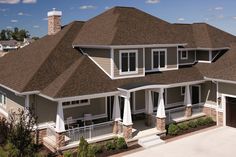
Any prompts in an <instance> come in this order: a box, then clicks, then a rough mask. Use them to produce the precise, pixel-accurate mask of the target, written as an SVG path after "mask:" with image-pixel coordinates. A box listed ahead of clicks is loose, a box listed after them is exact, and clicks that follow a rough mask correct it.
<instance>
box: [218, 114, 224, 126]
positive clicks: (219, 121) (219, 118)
mask: <svg viewBox="0 0 236 157" xmlns="http://www.w3.org/2000/svg"><path fill="white" fill-rule="evenodd" d="M223 117H224V116H223V112H218V126H223V121H224V118H223Z"/></svg>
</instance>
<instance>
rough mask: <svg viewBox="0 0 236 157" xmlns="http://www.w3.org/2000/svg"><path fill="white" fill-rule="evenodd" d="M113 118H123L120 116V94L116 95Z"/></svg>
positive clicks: (117, 119) (118, 119)
mask: <svg viewBox="0 0 236 157" xmlns="http://www.w3.org/2000/svg"><path fill="white" fill-rule="evenodd" d="M112 119H113V120H114V121H120V120H121V118H120V103H119V98H118V95H115V97H114V104H113V113H112Z"/></svg>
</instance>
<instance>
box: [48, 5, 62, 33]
mask: <svg viewBox="0 0 236 157" xmlns="http://www.w3.org/2000/svg"><path fill="white" fill-rule="evenodd" d="M61 16H62V12H61V11H56V9H55V8H53V10H52V11H49V12H48V35H55V34H56V33H57V32H59V31H60V30H61Z"/></svg>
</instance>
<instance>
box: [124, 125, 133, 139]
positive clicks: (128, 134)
mask: <svg viewBox="0 0 236 157" xmlns="http://www.w3.org/2000/svg"><path fill="white" fill-rule="evenodd" d="M123 136H124V138H125V140H128V139H131V138H132V125H128V126H126V125H123Z"/></svg>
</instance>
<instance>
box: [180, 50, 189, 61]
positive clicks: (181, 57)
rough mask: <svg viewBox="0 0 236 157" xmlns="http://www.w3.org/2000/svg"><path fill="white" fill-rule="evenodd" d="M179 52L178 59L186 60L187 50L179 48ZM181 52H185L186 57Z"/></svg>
mask: <svg viewBox="0 0 236 157" xmlns="http://www.w3.org/2000/svg"><path fill="white" fill-rule="evenodd" d="M179 52H180V59H181V60H187V59H188V51H187V50H179ZM183 52H186V57H183Z"/></svg>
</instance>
